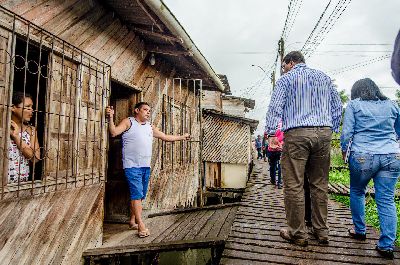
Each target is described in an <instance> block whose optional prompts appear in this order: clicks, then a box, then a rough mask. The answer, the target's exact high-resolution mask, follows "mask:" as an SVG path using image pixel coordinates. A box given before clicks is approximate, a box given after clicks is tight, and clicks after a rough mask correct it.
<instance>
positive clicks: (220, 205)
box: [148, 189, 244, 218]
mask: <svg viewBox="0 0 400 265" xmlns="http://www.w3.org/2000/svg"><path fill="white" fill-rule="evenodd" d="M243 190H244V189H243ZM240 205H241V204H240V202H234V203H227V204H218V205H211V206H204V207H194V208H186V209H177V210H172V211H165V212H159V213H152V214H149V215H148V218H153V217H156V216H163V215H170V214H181V213H191V212H198V211H210V210H219V209H225V208H229V207H238V206H240Z"/></svg>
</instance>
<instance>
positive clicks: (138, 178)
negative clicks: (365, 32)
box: [124, 167, 150, 200]
mask: <svg viewBox="0 0 400 265" xmlns="http://www.w3.org/2000/svg"><path fill="white" fill-rule="evenodd" d="M124 171H125V176H126V180H127V181H128V186H129V193H130V195H131V200H144V198H146V194H147V187H148V186H149V179H150V168H149V167H131V168H125V169H124Z"/></svg>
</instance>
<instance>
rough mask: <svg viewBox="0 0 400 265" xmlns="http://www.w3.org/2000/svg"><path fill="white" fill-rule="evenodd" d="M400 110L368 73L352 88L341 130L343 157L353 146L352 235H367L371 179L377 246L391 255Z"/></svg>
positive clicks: (399, 161) (399, 153)
mask: <svg viewBox="0 0 400 265" xmlns="http://www.w3.org/2000/svg"><path fill="white" fill-rule="evenodd" d="M399 135H400V109H399V107H398V105H397V103H395V102H393V101H391V100H389V99H388V98H387V97H385V96H384V95H382V93H381V92H380V90H379V88H378V86H377V85H376V84H375V83H374V82H373V81H372V80H371V79H369V78H365V79H361V80H358V81H357V82H355V83H354V85H353V87H352V89H351V101H350V103H349V104H348V105H347V108H346V112H345V115H344V121H343V131H342V135H341V139H340V140H341V147H342V151H343V157H345V154H346V151H347V150H348V149H349V151H350V157H349V169H350V208H351V214H352V218H353V224H354V228H351V229H349V235H350V236H351V237H353V238H354V239H359V240H365V239H366V227H365V193H366V188H367V184H368V182H369V181H370V180H371V179H372V180H373V182H374V187H375V201H376V204H377V208H378V215H379V223H380V232H381V235H380V238H379V241H378V244H377V246H376V250H377V251H378V252H379V253H380V254H381V255H382V256H383V257H385V258H389V259H393V248H394V242H395V240H396V226H397V213H396V205H395V202H394V196H395V188H396V183H397V179H398V176H399V174H400V148H399V143H398V142H397V139H398V136H399Z"/></svg>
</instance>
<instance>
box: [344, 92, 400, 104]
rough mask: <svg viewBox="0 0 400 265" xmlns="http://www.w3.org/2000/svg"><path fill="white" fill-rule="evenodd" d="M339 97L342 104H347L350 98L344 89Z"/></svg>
mask: <svg viewBox="0 0 400 265" xmlns="http://www.w3.org/2000/svg"><path fill="white" fill-rule="evenodd" d="M399 92H400V91H399ZM339 96H340V100H341V101H342V104H345V103H346V102H347V101H349V96H348V95H347V94H346V91H345V90H344V89H343V90H340V91H339Z"/></svg>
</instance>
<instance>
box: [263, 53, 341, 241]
mask: <svg viewBox="0 0 400 265" xmlns="http://www.w3.org/2000/svg"><path fill="white" fill-rule="evenodd" d="M282 68H283V69H284V72H287V73H286V74H284V75H282V76H281V77H280V78H279V79H278V81H277V82H276V86H275V89H274V92H273V94H272V98H271V103H270V105H269V109H268V113H267V115H266V117H267V118H266V127H265V130H266V131H267V132H268V133H269V134H275V132H276V129H277V125H278V123H279V121H281V120H282V130H283V131H284V132H285V144H284V146H283V151H282V158H281V167H282V177H283V187H284V190H283V191H284V192H283V193H284V199H285V211H286V220H287V225H288V228H287V229H281V230H280V235H281V237H282V238H284V239H285V240H288V241H289V242H291V243H294V244H296V245H299V246H307V245H308V238H307V233H306V232H305V220H304V219H305V218H304V217H305V206H304V204H305V203H304V189H303V185H304V176H305V175H304V174H305V172H306V171H307V175H308V178H309V182H310V192H311V202H312V225H313V231H312V232H313V234H314V236H315V237H316V238H317V240H318V242H319V243H320V244H327V243H328V242H329V239H328V226H327V215H328V173H329V164H330V146H331V145H330V142H331V137H332V130H333V131H335V132H338V131H339V124H340V119H341V114H342V103H341V101H340V97H339V94H338V92H337V91H336V88H335V86H334V85H333V83H332V80H331V79H330V78H329V77H328V76H327V75H326V74H324V73H323V72H321V71H319V70H315V69H311V68H309V67H307V65H306V64H305V60H304V57H303V55H302V54H301V52H298V51H293V52H290V53H288V54H287V55H286V56H285V57H284V59H283V64H282ZM308 161H309V163H307V162H308Z"/></svg>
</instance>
